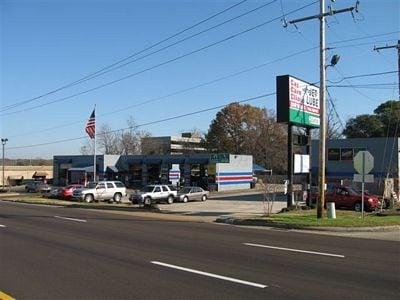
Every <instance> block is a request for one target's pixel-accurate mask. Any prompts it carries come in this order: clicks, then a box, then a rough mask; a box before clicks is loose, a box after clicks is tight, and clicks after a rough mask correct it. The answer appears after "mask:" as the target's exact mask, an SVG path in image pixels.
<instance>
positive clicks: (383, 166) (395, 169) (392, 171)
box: [311, 137, 400, 192]
mask: <svg viewBox="0 0 400 300" xmlns="http://www.w3.org/2000/svg"><path fill="white" fill-rule="evenodd" d="M399 141H400V139H399V138H394V137H391V138H388V139H386V138H349V139H338V140H328V141H327V143H326V152H327V155H326V158H327V160H326V178H327V181H328V182H340V180H343V181H345V182H351V181H352V180H353V175H354V174H355V173H356V171H355V170H354V161H353V158H354V156H355V155H356V154H357V153H358V151H361V150H368V151H369V152H370V153H371V154H372V156H373V157H374V168H373V170H372V171H371V173H370V174H373V175H374V179H375V182H374V183H373V184H367V187H368V188H369V189H370V190H371V191H373V192H378V191H379V192H381V191H382V189H383V184H384V181H385V178H386V177H388V178H390V179H391V180H393V185H394V188H395V190H396V191H399V177H400V173H399V164H400V152H399V151H400V143H399ZM318 147H319V141H318V140H313V141H312V150H311V156H312V159H311V172H312V173H313V178H314V179H315V183H316V180H317V178H318V159H319V151H318Z"/></svg>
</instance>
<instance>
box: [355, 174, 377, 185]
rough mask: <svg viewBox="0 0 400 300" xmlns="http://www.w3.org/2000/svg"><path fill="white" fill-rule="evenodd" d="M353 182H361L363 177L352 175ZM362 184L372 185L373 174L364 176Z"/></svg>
mask: <svg viewBox="0 0 400 300" xmlns="http://www.w3.org/2000/svg"><path fill="white" fill-rule="evenodd" d="M353 181H354V182H363V176H362V175H361V174H354V177H353ZM364 182H366V183H374V174H367V175H364Z"/></svg>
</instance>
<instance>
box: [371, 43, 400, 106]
mask: <svg viewBox="0 0 400 300" xmlns="http://www.w3.org/2000/svg"><path fill="white" fill-rule="evenodd" d="M392 48H397V76H398V83H399V100H400V40H397V45H390V46H389V45H386V46H383V47H374V51H377V52H379V51H380V50H385V49H392Z"/></svg>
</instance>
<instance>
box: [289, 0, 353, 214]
mask: <svg viewBox="0 0 400 300" xmlns="http://www.w3.org/2000/svg"><path fill="white" fill-rule="evenodd" d="M331 1H332V0H331ZM332 2H334V1H332ZM358 4H359V1H357V2H356V5H355V6H352V7H348V8H343V9H338V10H335V9H332V7H331V6H330V7H329V11H328V12H326V11H325V0H320V13H319V14H318V15H313V16H309V17H304V18H300V19H295V20H292V21H288V22H287V24H294V25H295V24H296V23H300V22H304V21H308V20H313V19H319V22H320V23H319V38H320V55H319V63H320V66H319V68H320V91H319V105H320V129H319V162H318V169H319V175H318V178H319V181H318V187H319V188H318V190H319V201H318V205H317V218H318V219H320V218H322V217H323V215H322V213H323V208H324V204H325V164H326V162H325V158H326V157H325V156H326V126H327V124H326V99H325V98H326V97H325V89H326V82H325V81H326V67H327V65H326V64H325V51H326V48H325V17H328V16H333V15H336V14H339V13H344V12H351V13H353V10H355V11H356V12H358ZM295 26H296V25H295Z"/></svg>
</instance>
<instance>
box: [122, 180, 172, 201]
mask: <svg viewBox="0 0 400 300" xmlns="http://www.w3.org/2000/svg"><path fill="white" fill-rule="evenodd" d="M177 194H178V192H177V191H176V189H175V188H174V187H173V186H170V185H162V184H159V185H147V186H145V187H144V188H142V189H141V190H140V191H136V192H135V193H133V194H131V195H130V196H129V200H131V201H132V203H133V204H144V205H150V204H152V203H157V202H160V201H166V202H167V203H168V204H172V203H173V202H174V200H175V199H176V197H177Z"/></svg>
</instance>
